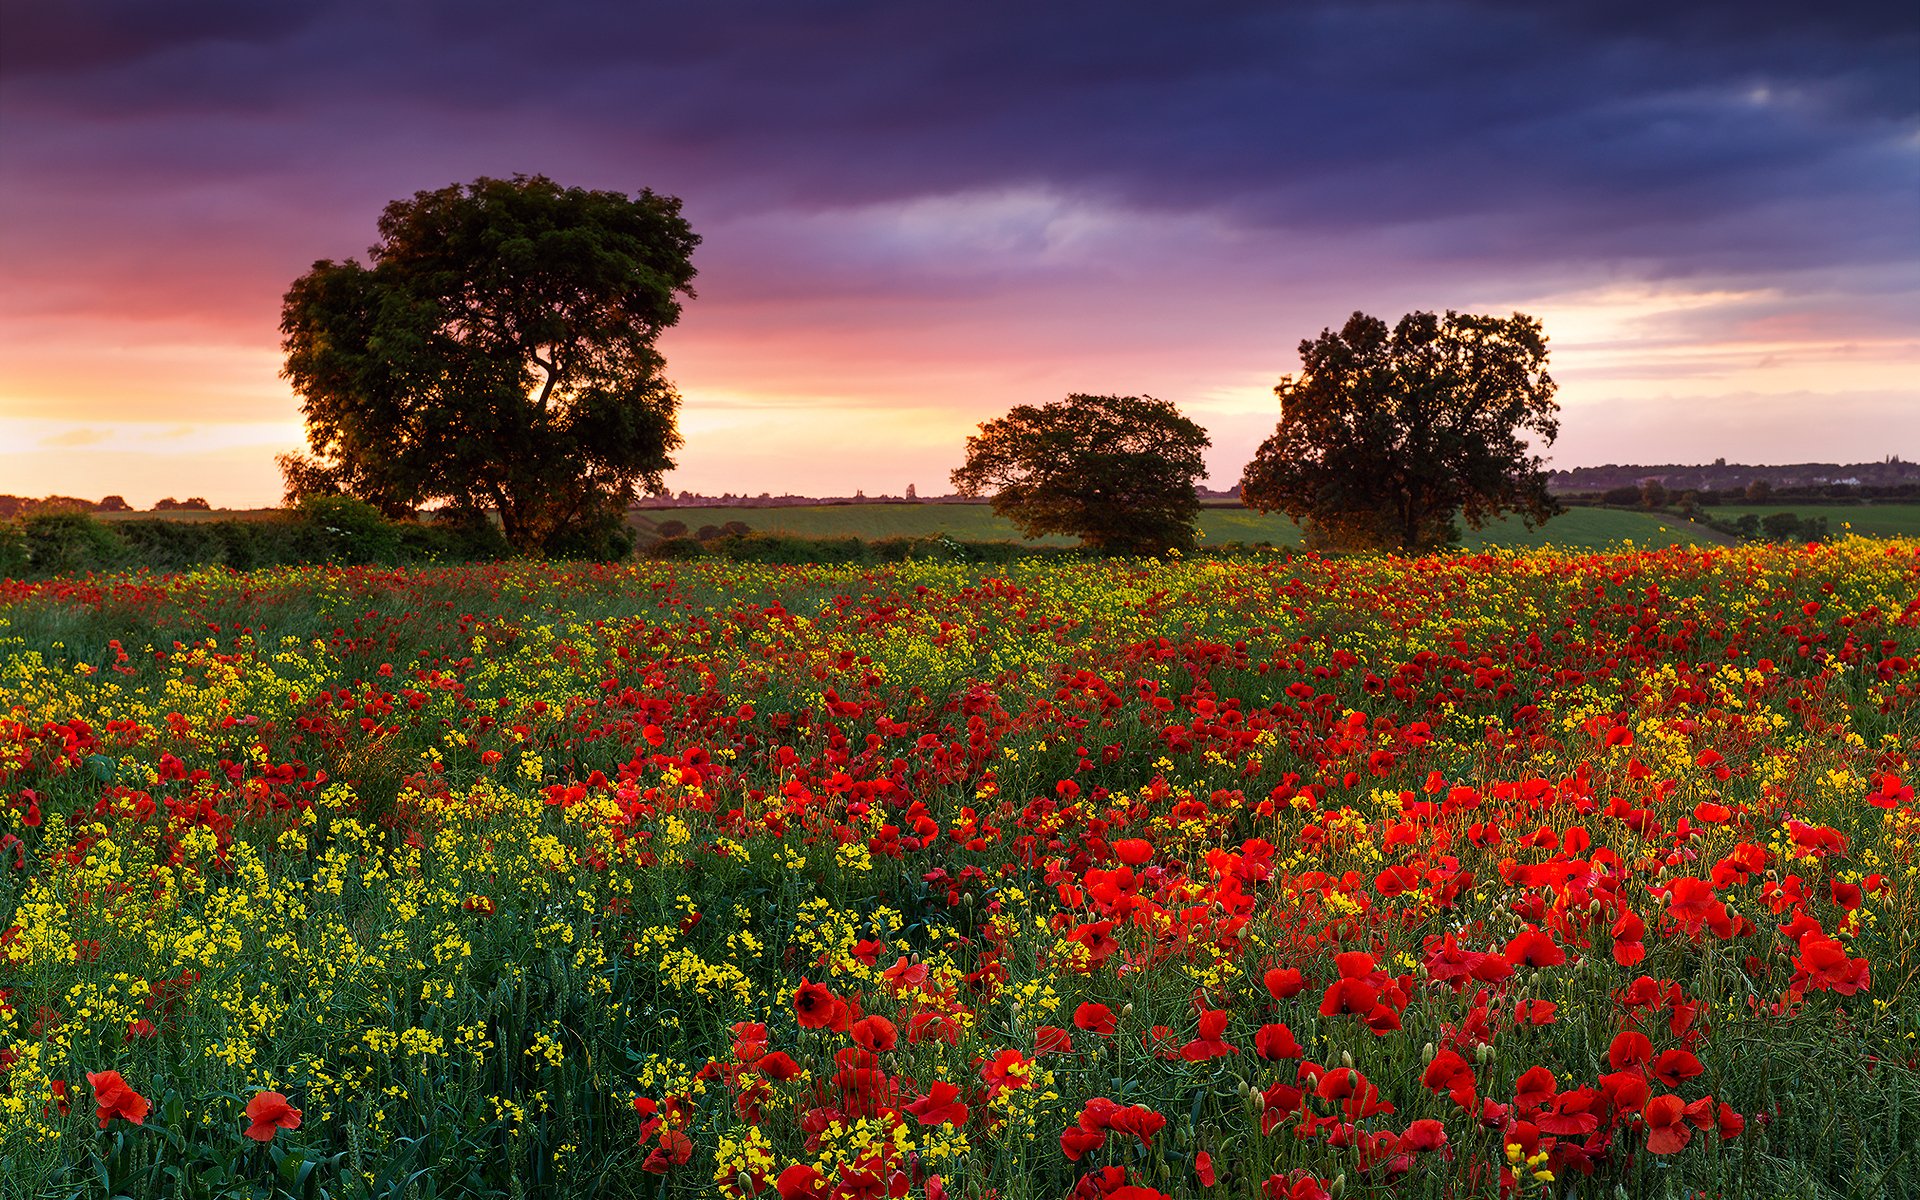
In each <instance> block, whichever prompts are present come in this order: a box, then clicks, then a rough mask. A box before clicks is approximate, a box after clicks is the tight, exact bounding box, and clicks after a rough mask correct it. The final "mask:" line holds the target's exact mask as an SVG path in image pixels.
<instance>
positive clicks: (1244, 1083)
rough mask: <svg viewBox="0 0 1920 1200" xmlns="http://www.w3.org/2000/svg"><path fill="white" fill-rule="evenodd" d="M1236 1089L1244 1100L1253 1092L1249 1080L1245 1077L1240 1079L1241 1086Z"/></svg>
mask: <svg viewBox="0 0 1920 1200" xmlns="http://www.w3.org/2000/svg"><path fill="white" fill-rule="evenodd" d="M1234 1090H1235V1091H1237V1092H1239V1093H1240V1099H1241V1100H1243V1101H1244V1100H1245V1099H1246V1098H1247V1097H1248V1096H1250V1095H1252V1094H1253V1089H1252V1088H1250V1087H1248V1086H1247V1081H1246V1080H1244V1079H1242V1080H1241V1081H1240V1086H1239V1087H1237V1088H1235V1089H1234Z"/></svg>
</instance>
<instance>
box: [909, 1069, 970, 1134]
mask: <svg viewBox="0 0 1920 1200" xmlns="http://www.w3.org/2000/svg"><path fill="white" fill-rule="evenodd" d="M907 1111H908V1112H909V1113H911V1114H913V1116H914V1118H915V1119H916V1120H918V1121H919V1122H920V1123H921V1124H922V1125H952V1126H955V1127H956V1128H957V1127H959V1126H961V1125H965V1124H966V1123H967V1106H966V1105H964V1104H962V1103H961V1102H960V1089H959V1088H958V1087H955V1086H954V1085H953V1084H951V1083H948V1082H947V1081H945V1080H944V1079H936V1080H934V1081H933V1083H932V1084H931V1085H930V1086H929V1087H928V1088H927V1094H926V1095H924V1096H922V1097H920V1098H919V1099H918V1100H915V1101H914V1102H913V1103H911V1104H909V1105H907Z"/></svg>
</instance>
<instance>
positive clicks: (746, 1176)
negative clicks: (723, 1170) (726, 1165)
mask: <svg viewBox="0 0 1920 1200" xmlns="http://www.w3.org/2000/svg"><path fill="white" fill-rule="evenodd" d="M733 1186H734V1187H735V1188H737V1189H738V1190H739V1192H740V1194H741V1195H743V1196H751V1195H752V1194H753V1176H752V1174H750V1173H749V1172H746V1171H742V1172H740V1173H739V1174H738V1175H735V1176H734V1177H733Z"/></svg>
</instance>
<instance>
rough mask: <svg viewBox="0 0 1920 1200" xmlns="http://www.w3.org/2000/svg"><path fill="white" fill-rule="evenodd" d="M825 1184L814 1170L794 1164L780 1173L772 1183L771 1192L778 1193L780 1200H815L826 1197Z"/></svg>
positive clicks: (804, 1164) (803, 1164)
mask: <svg viewBox="0 0 1920 1200" xmlns="http://www.w3.org/2000/svg"><path fill="white" fill-rule="evenodd" d="M826 1184H827V1181H826V1180H825V1179H824V1178H822V1177H821V1174H820V1172H819V1171H818V1170H817V1169H816V1168H814V1167H811V1166H808V1165H807V1164H806V1163H795V1164H793V1165H792V1166H790V1167H788V1168H787V1169H786V1170H784V1171H782V1172H780V1176H779V1178H777V1179H775V1180H774V1181H773V1190H774V1191H776V1192H779V1193H780V1200H815V1197H819V1196H824V1195H826V1193H827V1186H826Z"/></svg>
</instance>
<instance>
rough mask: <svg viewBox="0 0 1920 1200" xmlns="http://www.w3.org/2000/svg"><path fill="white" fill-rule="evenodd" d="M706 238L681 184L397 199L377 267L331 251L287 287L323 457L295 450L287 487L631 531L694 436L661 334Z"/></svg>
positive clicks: (577, 547)
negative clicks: (683, 204) (646, 499)
mask: <svg viewBox="0 0 1920 1200" xmlns="http://www.w3.org/2000/svg"><path fill="white" fill-rule="evenodd" d="M698 243H699V238H698V237H697V236H695V235H694V233H693V231H692V230H691V229H690V228H689V227H688V225H687V223H686V221H685V220H683V219H682V218H681V216H680V202H679V201H678V200H677V199H674V198H672V197H670V196H656V195H654V194H653V193H652V192H651V191H642V192H640V193H639V194H638V195H637V196H628V195H626V194H624V193H621V192H613V191H588V190H585V189H582V188H562V187H561V186H559V185H558V184H556V183H554V182H553V181H552V180H550V179H547V178H545V177H543V176H537V175H536V176H532V177H526V176H515V177H514V178H513V179H510V180H502V179H486V178H482V179H478V180H475V181H474V182H473V183H471V184H467V185H464V186H461V185H454V186H452V187H447V188H442V189H440V190H438V191H431V192H420V193H417V194H416V195H415V196H414V197H413V198H412V199H411V200H397V201H395V202H393V203H392V204H389V205H388V206H387V208H386V211H385V213H384V214H383V215H382V216H381V218H380V241H379V242H378V244H376V245H375V246H373V248H372V249H371V250H370V251H369V265H367V266H362V265H360V264H359V263H358V262H355V261H353V260H351V259H349V260H348V261H346V262H332V261H321V262H317V263H315V264H314V265H313V269H312V270H311V271H309V272H308V273H307V274H305V275H303V276H301V277H300V278H299V279H297V280H295V281H294V283H293V286H292V287H291V288H290V289H289V290H288V292H287V295H286V300H285V303H284V306H283V308H282V310H281V325H280V327H281V332H282V334H283V335H284V347H285V349H286V353H287V363H286V370H285V372H284V373H285V375H286V377H287V378H288V379H289V380H291V381H292V382H293V386H294V390H295V391H296V392H298V393H299V395H300V397H301V401H302V404H301V407H302V411H303V412H304V413H305V415H306V420H307V441H308V443H309V445H310V446H311V448H312V450H313V452H314V455H315V457H313V458H298V457H294V458H288V459H286V460H283V462H282V466H283V469H284V470H285V473H286V479H287V484H288V491H289V493H290V494H291V495H316V494H325V493H328V492H335V493H340V494H345V495H351V496H356V497H359V498H361V499H364V500H367V501H369V502H371V503H373V504H376V505H377V506H379V507H380V508H381V509H382V510H383V511H385V512H387V513H389V514H394V515H399V514H404V513H408V512H411V511H412V510H414V509H416V508H419V507H421V506H422V505H425V504H427V503H428V502H439V503H442V504H445V505H447V506H449V507H451V508H454V509H460V510H473V511H479V510H483V509H486V508H493V509H497V510H498V512H499V514H500V521H501V527H502V529H503V531H504V532H505V534H506V536H507V539H508V541H509V542H511V543H512V544H513V546H514V547H515V548H516V549H518V550H519V551H521V552H523V553H547V554H553V553H583V552H585V553H591V552H593V549H594V547H596V546H599V545H604V544H608V543H610V542H612V541H617V540H618V538H619V535H620V534H621V533H623V532H624V531H625V529H626V526H625V512H626V509H627V506H628V505H629V504H630V503H631V502H632V500H633V499H634V498H635V497H636V496H637V495H638V494H639V493H640V492H641V491H642V490H648V491H652V490H657V489H658V488H660V487H661V486H662V483H661V473H662V472H664V471H666V470H667V469H669V468H671V467H672V465H673V461H672V459H671V458H670V457H669V455H670V454H671V452H672V451H673V450H674V449H676V448H677V447H678V446H679V445H680V436H679V433H678V431H677V428H676V425H675V417H676V413H677V411H678V407H679V396H678V395H677V394H676V393H675V392H674V390H673V387H672V386H671V385H670V384H669V383H668V382H667V380H666V379H665V377H664V376H663V375H662V370H663V368H664V366H665V361H664V360H663V359H662V357H661V355H660V353H659V351H658V349H657V348H656V346H655V341H656V339H657V338H658V336H659V334H660V332H661V331H662V330H664V329H666V328H668V327H669V326H671V325H672V324H673V323H674V322H675V321H677V320H678V319H679V317H680V300H681V297H683V296H687V297H690V296H692V295H693V289H692V287H691V286H690V284H691V281H692V279H693V275H694V270H693V266H692V263H691V262H690V261H689V256H690V255H691V253H692V251H693V248H694V247H695V246H696V245H698ZM629 544H630V542H629Z"/></svg>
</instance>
